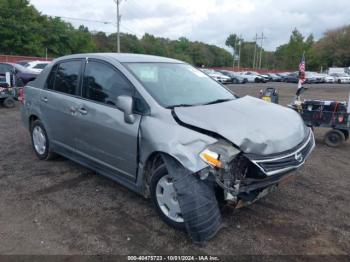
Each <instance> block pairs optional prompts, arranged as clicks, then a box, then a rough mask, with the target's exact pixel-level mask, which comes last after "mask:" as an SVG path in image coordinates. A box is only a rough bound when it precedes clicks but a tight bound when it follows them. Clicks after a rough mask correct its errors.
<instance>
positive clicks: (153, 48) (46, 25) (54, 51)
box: [0, 0, 350, 70]
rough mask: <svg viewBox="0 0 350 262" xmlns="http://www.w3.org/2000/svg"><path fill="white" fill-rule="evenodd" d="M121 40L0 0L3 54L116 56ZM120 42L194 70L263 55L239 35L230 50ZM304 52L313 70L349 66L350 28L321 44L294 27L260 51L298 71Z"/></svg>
mask: <svg viewBox="0 0 350 262" xmlns="http://www.w3.org/2000/svg"><path fill="white" fill-rule="evenodd" d="M204 30H205V29H204ZM116 38H117V37H116V34H109V35H107V34H106V33H104V32H91V31H89V29H88V28H87V27H85V26H83V25H81V26H80V27H79V28H74V27H73V26H72V24H70V23H68V22H65V21H63V20H62V19H61V18H58V17H50V16H46V15H43V14H41V13H40V12H39V11H38V10H37V9H36V8H35V7H34V6H32V5H30V2H29V1H28V0H0V54H8V55H29V56H41V57H44V56H45V55H46V53H47V55H48V56H49V57H53V58H54V57H59V56H62V55H68V54H74V53H86V52H115V51H116V43H117V39H116ZM120 38H121V51H122V52H128V53H140V54H141V53H142V54H152V55H160V56H166V57H172V58H175V59H179V60H183V61H186V62H188V63H191V64H193V65H195V66H206V67H221V66H226V67H227V66H232V64H233V51H235V53H236V54H237V51H238V48H239V47H240V66H241V67H252V66H253V64H254V62H253V61H254V53H255V51H256V52H257V53H260V47H259V46H258V45H257V44H256V43H255V42H253V41H245V40H244V39H241V38H239V37H238V36H237V34H231V35H229V36H228V37H227V40H226V43H225V44H226V46H227V47H228V48H227V49H224V48H220V47H218V46H215V45H210V44H206V43H203V42H199V41H190V40H189V39H187V38H185V37H180V38H179V39H177V40H171V39H168V38H163V37H156V36H154V35H151V34H148V33H145V34H144V35H143V36H142V37H141V38H138V37H137V36H136V35H133V34H128V33H121V36H120ZM228 50H230V51H228ZM303 52H305V57H306V64H307V69H308V70H320V69H321V68H327V67H330V66H349V65H350V26H344V27H341V28H337V29H334V30H330V31H327V32H326V33H325V34H324V35H323V37H322V38H321V39H319V40H318V41H315V40H314V37H313V35H312V34H311V35H309V36H307V37H304V36H303V35H302V34H301V33H300V32H299V31H298V30H297V29H295V30H293V32H291V36H290V39H289V42H288V43H286V44H283V45H280V46H279V47H277V49H276V51H274V52H270V51H266V50H264V49H262V50H261V54H262V59H261V61H262V64H261V67H262V68H268V69H284V70H297V68H298V64H299V62H300V59H301V55H302V53H303ZM236 66H237V62H236Z"/></svg>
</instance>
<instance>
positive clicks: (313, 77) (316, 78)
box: [305, 71, 324, 84]
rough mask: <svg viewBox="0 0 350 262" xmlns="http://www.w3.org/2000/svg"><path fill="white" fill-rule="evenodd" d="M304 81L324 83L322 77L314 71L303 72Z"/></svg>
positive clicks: (307, 82)
mask: <svg viewBox="0 0 350 262" xmlns="http://www.w3.org/2000/svg"><path fill="white" fill-rule="evenodd" d="M305 83H306V84H320V83H324V77H323V76H322V75H321V74H319V73H316V72H310V71H307V72H305Z"/></svg>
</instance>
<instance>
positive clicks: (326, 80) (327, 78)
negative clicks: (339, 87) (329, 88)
mask: <svg viewBox="0 0 350 262" xmlns="http://www.w3.org/2000/svg"><path fill="white" fill-rule="evenodd" d="M320 76H321V77H322V78H323V82H324V83H334V82H335V78H334V76H330V75H328V74H320Z"/></svg>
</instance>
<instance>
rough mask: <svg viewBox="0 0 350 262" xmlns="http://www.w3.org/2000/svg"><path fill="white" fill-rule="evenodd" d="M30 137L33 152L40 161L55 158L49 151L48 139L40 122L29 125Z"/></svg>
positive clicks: (36, 121)
mask: <svg viewBox="0 0 350 262" xmlns="http://www.w3.org/2000/svg"><path fill="white" fill-rule="evenodd" d="M30 136H31V140H32V146H33V149H34V152H35V154H36V155H37V157H38V158H39V159H40V160H51V159H54V158H55V157H56V156H57V155H56V154H55V153H54V152H52V151H51V149H50V141H49V138H48V136H47V133H46V130H45V127H44V125H43V124H42V123H41V121H40V120H35V121H34V122H32V123H31V126H30Z"/></svg>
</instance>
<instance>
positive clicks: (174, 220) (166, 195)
mask: <svg viewBox="0 0 350 262" xmlns="http://www.w3.org/2000/svg"><path fill="white" fill-rule="evenodd" d="M151 198H152V202H153V204H154V206H155V209H156V211H157V213H158V215H159V216H160V217H161V219H162V220H163V221H164V222H165V223H167V224H168V225H169V226H171V227H173V228H176V229H180V230H184V229H185V223H184V219H183V217H182V213H181V208H180V204H179V201H178V199H177V194H176V191H175V187H174V184H173V177H172V176H171V175H170V174H169V173H168V171H167V169H166V166H165V165H161V166H160V167H158V168H157V169H156V170H155V171H154V172H153V174H152V178H151Z"/></svg>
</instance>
